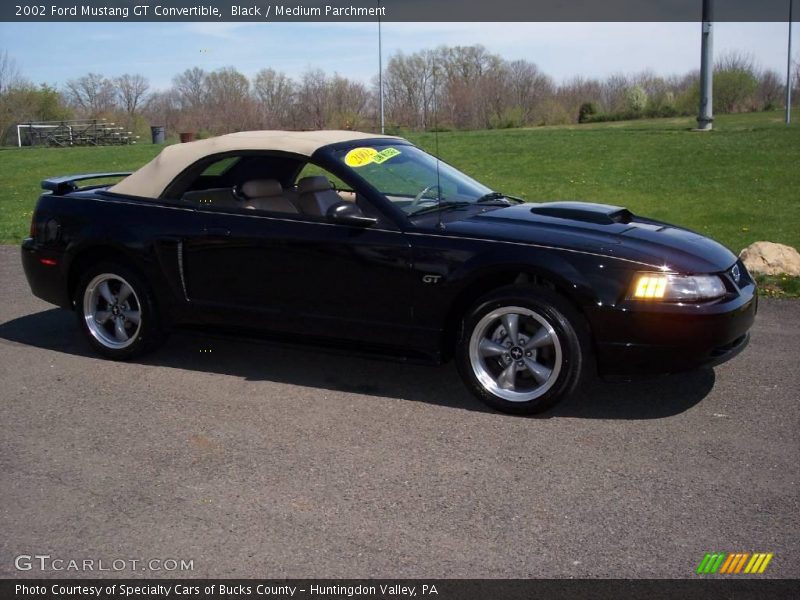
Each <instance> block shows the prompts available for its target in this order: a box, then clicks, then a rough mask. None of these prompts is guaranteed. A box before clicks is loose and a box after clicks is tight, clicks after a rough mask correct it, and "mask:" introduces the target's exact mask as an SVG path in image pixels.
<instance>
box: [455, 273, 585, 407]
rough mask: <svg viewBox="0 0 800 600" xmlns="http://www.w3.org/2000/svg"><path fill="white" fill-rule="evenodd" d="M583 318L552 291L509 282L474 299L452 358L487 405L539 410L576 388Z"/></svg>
mask: <svg viewBox="0 0 800 600" xmlns="http://www.w3.org/2000/svg"><path fill="white" fill-rule="evenodd" d="M582 335H583V333H582V323H581V320H580V316H579V315H578V314H577V313H576V311H575V309H573V308H572V306H571V305H570V304H569V303H568V302H567V301H566V300H565V299H564V298H563V297H561V296H560V295H558V294H557V293H555V292H554V291H552V290H550V289H547V288H542V287H536V286H510V287H506V288H502V289H500V290H497V291H496V292H494V293H492V294H490V295H488V296H485V297H484V298H482V299H481V300H479V301H478V302H477V303H476V304H475V306H474V307H473V308H472V309H471V310H470V311H469V312H468V314H467V315H466V316H465V318H464V320H463V323H462V327H461V335H460V340H459V342H458V346H457V348H456V364H457V366H458V369H459V372H460V374H461V377H462V379H463V380H464V382H465V383H466V385H467V387H468V388H469V389H470V391H472V392H473V393H474V394H475V395H476V396H477V397H478V398H479V399H480V400H482V401H483V402H484V403H486V404H487V405H489V406H491V407H493V408H495V409H497V410H500V411H504V412H509V413H515V414H533V413H538V412H541V411H543V410H546V409H547V408H550V407H551V406H553V405H554V404H555V403H556V402H558V401H559V400H561V399H563V398H564V397H566V396H567V395H568V394H569V393H570V392H572V391H573V390H574V389H575V386H576V385H577V384H578V381H579V379H580V376H581V372H582V370H583V365H584V350H583V348H584V347H585V344H582V340H581V336H582Z"/></svg>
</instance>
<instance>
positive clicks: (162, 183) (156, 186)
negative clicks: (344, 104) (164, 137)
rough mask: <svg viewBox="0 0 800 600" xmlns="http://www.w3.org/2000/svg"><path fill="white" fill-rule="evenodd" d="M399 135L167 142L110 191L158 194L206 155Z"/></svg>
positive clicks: (244, 135) (293, 134) (239, 136)
mask: <svg viewBox="0 0 800 600" xmlns="http://www.w3.org/2000/svg"><path fill="white" fill-rule="evenodd" d="M370 138H386V139H393V140H396V139H398V138H396V137H392V136H388V135H380V134H376V133H362V132H359V131H336V130H326V131H242V132H240V133H229V134H227V135H221V136H219V137H214V138H209V139H207V140H199V141H196V142H189V143H186V144H174V145H172V146H167V147H166V148H164V149H163V150H162V151H161V153H160V154H159V155H158V156H156V157H155V158H154V159H153V160H151V161H150V162H149V163H147V164H146V165H144V166H143V167H142V168H141V169H139V170H138V171H136V172H135V173H133V174H131V175H129V176H128V177H126V178H125V179H123V180H122V181H120V182H119V183H118V184H117V185H115V186H112V187H111V188H109V191H111V192H116V193H118V194H127V195H130V196H141V197H144V198H158V197H159V196H160V195H161V194H162V192H163V191H164V189H165V188H166V187H167V186H168V185H169V184H170V183H171V182H172V180H173V179H175V177H177V176H178V174H179V173H181V172H182V171H183V170H184V169H186V168H187V167H189V166H191V165H193V164H194V163H195V162H197V161H198V160H200V159H201V158H204V157H206V156H211V155H214V154H220V153H222V152H235V151H237V150H272V151H281V152H291V153H293V154H300V155H302V156H311V155H312V154H314V152H316V151H317V150H318V149H319V148H321V147H322V146H327V145H328V144H336V143H338V142H349V141H353V140H365V139H370Z"/></svg>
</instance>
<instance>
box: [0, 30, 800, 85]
mask: <svg viewBox="0 0 800 600" xmlns="http://www.w3.org/2000/svg"><path fill="white" fill-rule="evenodd" d="M715 27H716V29H715V51H716V52H717V53H721V52H724V51H727V50H740V51H743V52H747V53H750V54H752V55H753V57H754V58H755V59H756V61H757V63H759V64H760V65H762V66H766V67H772V68H774V69H776V70H778V72H779V73H781V74H783V73H785V69H786V36H787V24H786V23H718V24H716V25H715ZM799 35H800V27H798V26H797V24H795V25H794V36H795V40H796V44H795V48H797V49H798V50H800V39H798V36H799ZM699 38H700V25H699V24H698V23H384V24H383V47H384V57H387V56H389V55H391V54H392V53H393V52H395V51H396V50H399V49H402V50H403V51H406V52H413V51H416V50H420V49H424V48H433V47H436V46H438V45H441V44H448V45H456V44H461V45H469V44H476V43H480V44H483V45H484V46H486V47H487V48H488V49H489V50H490V51H492V52H496V53H498V54H500V55H502V56H504V57H506V58H509V59H517V58H525V59H528V60H531V61H533V62H535V63H537V64H538V65H539V67H540V68H542V70H544V71H545V72H546V73H548V74H550V75H552V76H553V77H555V78H556V80H559V81H561V80H563V79H566V78H569V77H571V76H574V75H584V76H599V77H603V76H606V75H610V74H612V73H618V72H624V73H633V72H637V71H641V70H644V69H651V70H653V71H655V72H656V73H658V74H662V75H669V74H674V73H678V74H682V73H685V72H687V71H689V70H691V69H695V68H697V66H698V60H699ZM3 49H5V50H7V51H8V52H9V54H11V55H12V56H13V57H14V58H15V59H16V61H17V63H18V65H19V66H20V68H21V70H22V72H23V74H24V75H25V76H26V77H28V78H29V79H31V80H33V81H34V82H36V83H42V82H46V83H50V84H63V83H64V82H65V81H66V80H67V79H70V78H74V77H79V76H81V75H83V74H85V73H87V72H90V71H92V72H99V73H103V74H105V75H107V76H113V75H119V74H121V73H126V72H127V73H142V74H143V75H145V76H147V77H148V78H149V79H150V81H151V84H152V86H153V87H154V88H165V87H167V86H169V83H170V80H171V79H172V77H173V75H175V74H177V73H179V72H181V71H183V70H184V69H187V68H189V67H193V66H199V67H203V68H205V69H215V68H218V67H222V66H229V65H232V66H234V67H236V68H237V69H239V70H240V71H242V72H243V73H245V74H246V75H248V76H250V75H252V74H254V73H255V72H256V71H258V70H259V69H261V68H264V67H272V68H274V69H277V70H280V71H283V72H285V73H286V74H288V75H290V76H293V77H296V76H298V75H299V74H301V73H302V72H303V71H304V70H306V69H307V68H309V67H319V68H322V69H324V70H326V71H328V72H331V73H332V72H334V71H336V72H338V73H340V74H341V75H344V76H346V77H351V78H354V79H357V80H360V81H363V82H365V83H368V82H369V81H370V80H371V78H372V77H373V76H374V75H375V74H376V73H377V25H376V24H374V23H274V22H272V23H124V22H123V23H0V50H3ZM799 53H800V52H798V51H796V52H795V56H797V55H798V54H799Z"/></svg>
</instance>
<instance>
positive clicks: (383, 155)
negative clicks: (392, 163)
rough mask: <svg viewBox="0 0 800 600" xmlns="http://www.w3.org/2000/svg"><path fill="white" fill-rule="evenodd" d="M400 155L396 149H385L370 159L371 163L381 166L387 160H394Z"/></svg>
mask: <svg viewBox="0 0 800 600" xmlns="http://www.w3.org/2000/svg"><path fill="white" fill-rule="evenodd" d="M398 154H400V150H398V149H397V148H386V149H384V150H381V151H380V152H378V153H377V154H376V155H375V156H373V157H372V162H374V163H377V164H381V163H384V162H386V161H387V160H389V159H390V158H394V157H395V156H397V155H398Z"/></svg>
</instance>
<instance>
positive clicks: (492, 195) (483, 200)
mask: <svg viewBox="0 0 800 600" xmlns="http://www.w3.org/2000/svg"><path fill="white" fill-rule="evenodd" d="M497 200H506V202H504V204H509V203H511V202H517V203H520V202H524V200H520V199H519V198H514V197H513V196H506V195H505V194H503V193H502V192H489V193H488V194H484V195H483V196H481V197H480V198H478V199H477V200H476V201H475V204H487V203H489V202H495V201H497Z"/></svg>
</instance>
